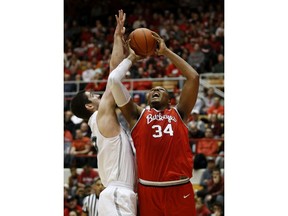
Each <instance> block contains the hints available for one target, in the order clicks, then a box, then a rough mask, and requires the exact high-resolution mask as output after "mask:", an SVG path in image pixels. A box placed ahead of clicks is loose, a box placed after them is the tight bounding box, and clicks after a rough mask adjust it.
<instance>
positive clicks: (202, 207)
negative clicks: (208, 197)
mask: <svg viewBox="0 0 288 216" xmlns="http://www.w3.org/2000/svg"><path fill="white" fill-rule="evenodd" d="M195 205H196V216H210V214H211V211H210V210H209V208H208V207H207V206H206V204H205V203H203V200H202V198H201V197H197V196H196V198H195Z"/></svg>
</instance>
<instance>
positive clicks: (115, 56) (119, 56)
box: [110, 10, 126, 72]
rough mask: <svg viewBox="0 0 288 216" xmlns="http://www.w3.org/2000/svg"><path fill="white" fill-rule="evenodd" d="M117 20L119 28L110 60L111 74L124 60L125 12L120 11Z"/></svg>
mask: <svg viewBox="0 0 288 216" xmlns="http://www.w3.org/2000/svg"><path fill="white" fill-rule="evenodd" d="M115 18H116V21H117V26H116V28H115V32H114V43H113V49H112V54H111V60H110V72H111V71H112V70H114V69H115V68H116V67H117V65H119V64H120V62H121V61H122V60H123V58H124V44H123V41H124V38H123V36H124V34H125V26H124V23H125V19H126V13H124V12H123V10H119V11H118V16H117V15H115Z"/></svg>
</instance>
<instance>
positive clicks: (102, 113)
mask: <svg viewBox="0 0 288 216" xmlns="http://www.w3.org/2000/svg"><path fill="white" fill-rule="evenodd" d="M115 17H116V21H117V26H116V29H115V32H114V43H113V50H112V55H111V60H110V72H111V71H112V70H113V69H114V68H116V67H117V65H118V64H119V63H120V62H121V61H122V60H123V59H124V57H125V55H124V45H123V35H124V33H125V27H124V22H125V19H126V14H125V13H124V12H123V10H119V11H118V16H117V15H115ZM115 108H116V103H115V100H114V98H113V95H112V93H111V91H110V89H109V88H106V90H105V92H104V94H103V96H102V98H101V102H100V105H99V109H98V114H97V123H98V128H99V131H100V132H101V134H102V135H103V136H105V137H113V136H116V135H117V134H118V133H119V131H120V125H119V122H118V118H117V115H116V112H115Z"/></svg>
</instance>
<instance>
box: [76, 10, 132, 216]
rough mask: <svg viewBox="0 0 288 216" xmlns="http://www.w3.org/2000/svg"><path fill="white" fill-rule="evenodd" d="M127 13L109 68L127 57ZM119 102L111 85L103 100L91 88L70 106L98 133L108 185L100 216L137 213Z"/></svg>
mask: <svg viewBox="0 0 288 216" xmlns="http://www.w3.org/2000/svg"><path fill="white" fill-rule="evenodd" d="M125 18H126V14H125V13H123V11H122V10H119V15H118V16H117V15H116V20H117V26H116V29H115V33H114V44H113V51H112V56H111V61H110V71H112V70H113V69H115V68H116V67H117V65H118V64H119V63H120V62H121V61H122V60H123V59H124V57H125V56H124V46H123V38H122V37H123V35H124V33H125V27H124V21H125ZM115 108H116V103H115V101H114V98H113V96H112V93H111V91H110V89H109V88H106V90H105V92H104V94H103V96H102V98H101V100H100V96H99V95H98V94H95V93H94V92H91V91H85V90H84V91H81V92H79V93H78V94H77V95H76V96H75V97H74V98H73V99H72V101H71V110H72V112H73V113H74V114H75V115H76V116H77V117H79V118H83V119H85V120H88V124H89V126H90V128H91V131H92V135H93V136H96V137H97V141H96V144H97V148H98V154H97V159H98V171H99V174H100V177H101V180H102V183H103V185H104V186H105V187H106V188H105V189H104V190H103V191H102V192H101V194H100V198H99V207H98V213H99V216H118V215H119V216H120V215H121V216H136V214H137V200H136V198H137V197H136V193H135V191H134V187H135V179H136V174H135V161H134V154H133V150H132V146H131V143H130V141H131V139H130V138H129V136H128V133H127V132H126V131H125V130H124V129H123V127H122V126H121V125H120V123H119V121H118V118H117V114H116V111H115Z"/></svg>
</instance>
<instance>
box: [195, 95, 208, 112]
mask: <svg viewBox="0 0 288 216" xmlns="http://www.w3.org/2000/svg"><path fill="white" fill-rule="evenodd" d="M204 105H205V104H204V100H203V99H202V98H201V97H198V98H197V100H196V103H195V105H194V108H193V110H194V111H196V112H198V114H205V113H203V108H204Z"/></svg>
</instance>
